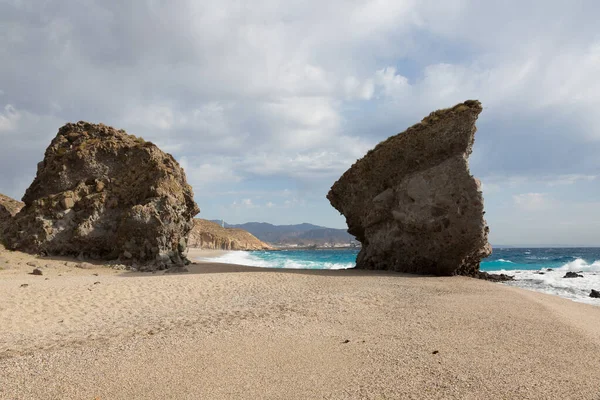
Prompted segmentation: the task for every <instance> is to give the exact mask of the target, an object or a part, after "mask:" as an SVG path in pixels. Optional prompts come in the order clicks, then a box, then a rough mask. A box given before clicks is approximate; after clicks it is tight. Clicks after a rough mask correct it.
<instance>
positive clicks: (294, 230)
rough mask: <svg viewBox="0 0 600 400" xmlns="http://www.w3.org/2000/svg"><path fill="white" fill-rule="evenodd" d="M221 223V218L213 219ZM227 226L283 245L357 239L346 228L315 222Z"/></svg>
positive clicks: (344, 241)
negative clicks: (320, 224)
mask: <svg viewBox="0 0 600 400" xmlns="http://www.w3.org/2000/svg"><path fill="white" fill-rule="evenodd" d="M213 222H216V223H218V224H221V221H220V220H213ZM225 228H239V229H244V230H246V231H248V232H250V233H251V234H253V235H254V236H256V237H257V238H259V239H260V240H262V241H263V242H268V243H272V244H281V245H298V246H311V245H317V246H322V245H324V244H332V243H336V244H342V243H350V242H351V241H356V239H355V238H354V236H352V235H350V234H349V233H348V232H346V230H345V229H334V228H326V227H324V226H318V225H313V224H307V223H304V224H297V225H273V224H268V223H266V222H247V223H245V224H228V223H225Z"/></svg>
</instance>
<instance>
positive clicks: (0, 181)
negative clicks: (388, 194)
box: [0, 0, 600, 245]
mask: <svg viewBox="0 0 600 400" xmlns="http://www.w3.org/2000/svg"><path fill="white" fill-rule="evenodd" d="M599 15H600V3H599V2H597V1H595V0H590V1H577V0H575V1H565V0H562V1H559V0H543V1H536V0H530V1H527V0H518V1H517V0H505V1H502V2H498V1H481V0H445V1H443V2H442V1H439V0H405V1H403V0H389V1H388V0H372V1H367V0H344V1H342V0H331V1H329V0H319V1H315V0H286V1H283V0H281V1H277V0H264V1H249V0H248V1H245V0H236V1H229V0H216V1H213V0H203V1H194V0H169V1H166V0H146V1H142V0H130V1H127V2H123V1H112V0H79V1H65V0H36V1H33V0H29V1H27V0H0V60H2V61H1V62H0V171H1V173H0V192H1V193H4V194H7V195H9V196H12V197H15V198H20V197H21V196H22V195H23V193H24V191H25V188H26V187H27V186H28V185H29V184H30V183H31V181H32V179H33V177H34V174H35V168H36V163H37V162H39V161H41V160H42V158H43V153H44V150H45V148H46V146H47V145H48V143H49V142H50V140H51V139H52V138H53V137H54V135H56V132H57V130H58V128H59V127H60V126H61V125H63V124H64V123H66V122H69V121H79V120H87V121H90V122H103V123H105V124H108V125H112V126H115V127H117V128H123V129H126V130H127V131H128V132H130V133H133V134H135V135H138V136H143V137H144V138H145V139H147V140H151V141H153V142H155V143H156V144H158V145H159V146H160V147H161V148H162V149H163V150H165V151H168V152H170V153H172V154H173V155H174V156H175V158H177V160H178V161H179V162H180V163H181V164H182V165H183V166H184V168H185V170H186V173H187V176H188V181H189V182H190V183H191V184H192V185H193V187H194V191H195V195H196V201H197V202H198V204H199V206H200V208H201V210H202V213H201V217H204V218H209V219H217V218H224V219H225V220H226V221H228V222H230V223H241V222H248V221H266V222H271V223H276V224H288V223H300V222H311V223H315V224H319V225H325V226H331V227H340V228H341V227H345V222H344V219H343V217H341V216H340V215H339V214H338V213H337V211H335V210H334V209H333V208H332V207H331V206H330V205H329V203H328V201H327V200H326V199H325V195H326V193H327V191H328V190H329V187H330V186H331V185H332V184H333V182H335V180H336V179H337V178H338V177H339V176H340V175H341V173H343V172H344V171H345V170H346V169H347V168H348V167H349V166H350V165H351V164H352V163H353V162H354V161H355V160H356V159H357V158H360V157H361V156H362V155H364V153H365V152H366V151H367V150H368V149H370V148H371V147H373V146H374V145H375V144H376V143H378V142H379V141H381V140H383V139H385V138H386V137H388V136H390V135H392V134H395V133H398V132H401V131H403V130H404V129H405V128H407V127H408V126H410V125H412V124H413V123H416V122H418V121H419V120H420V119H421V118H422V117H423V116H425V115H426V114H428V113H429V112H430V111H432V110H434V109H438V108H443V107H449V106H452V105H454V104H455V103H457V102H460V101H464V100H466V99H479V100H481V101H482V103H483V105H484V112H483V113H482V115H481V116H480V119H479V121H478V133H477V136H476V144H475V149H474V153H473V155H472V156H471V171H472V173H473V174H474V175H475V176H477V177H479V178H480V179H481V180H482V182H483V184H484V189H483V190H484V197H485V202H486V203H485V205H486V210H487V213H486V217H487V220H488V223H489V225H490V227H491V241H492V243H496V244H556V243H558V244H581V245H600V121H599V120H598V110H600V30H599V29H598V16H599Z"/></svg>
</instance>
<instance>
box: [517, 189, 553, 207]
mask: <svg viewBox="0 0 600 400" xmlns="http://www.w3.org/2000/svg"><path fill="white" fill-rule="evenodd" d="M513 201H514V204H515V206H517V207H518V208H519V209H521V210H524V211H543V210H547V209H548V208H550V207H551V206H552V202H553V201H552V199H550V198H549V197H548V195H547V193H522V194H517V195H514V196H513Z"/></svg>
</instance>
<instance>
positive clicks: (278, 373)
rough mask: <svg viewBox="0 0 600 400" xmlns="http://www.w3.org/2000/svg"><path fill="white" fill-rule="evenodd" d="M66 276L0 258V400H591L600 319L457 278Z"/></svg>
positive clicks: (591, 310)
mask: <svg viewBox="0 0 600 400" xmlns="http://www.w3.org/2000/svg"><path fill="white" fill-rule="evenodd" d="M213 255H214V254H213ZM31 261H35V262H38V263H39V264H41V265H42V266H41V269H42V271H43V275H42V276H33V275H29V274H28V272H31V270H32V269H33V268H32V267H31V266H28V265H26V263H27V262H31ZM65 262H66V263H67V265H65ZM76 264H77V261H76V260H68V259H62V260H50V259H47V258H44V259H36V258H34V257H32V256H29V255H24V254H22V253H13V252H6V251H4V252H0V266H1V267H3V270H0V398H1V399H90V400H91V399H229V398H231V399H593V400H600V307H596V306H591V305H586V304H580V303H575V302H571V301H569V300H565V299H561V298H558V297H553V296H550V295H545V294H541V293H535V292H530V291H526V290H523V289H518V288H512V287H507V286H502V285H501V284H494V283H489V282H484V281H478V280H473V279H469V278H462V277H452V278H449V277H446V278H438V277H414V276H410V275H401V274H394V273H382V272H366V271H355V270H348V271H285V270H266V269H260V268H251V267H243V266H234V265H225V264H207V263H204V264H196V265H193V266H192V267H191V273H188V274H178V275H170V274H166V275H164V274H163V273H162V272H159V273H156V274H151V273H131V272H125V271H115V270H112V269H110V268H108V267H103V266H101V265H98V266H96V267H94V268H92V269H80V268H75V265H76ZM45 265H48V266H47V267H46V266H45ZM46 278H48V279H47V280H46ZM23 284H26V285H27V286H24V287H22V285H23Z"/></svg>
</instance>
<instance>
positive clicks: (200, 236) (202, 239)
mask: <svg viewBox="0 0 600 400" xmlns="http://www.w3.org/2000/svg"><path fill="white" fill-rule="evenodd" d="M188 246H189V247H196V248H200V249H216V250H272V249H273V248H272V247H271V246H270V245H268V244H267V243H264V242H261V241H260V240H259V239H258V238H256V237H255V236H254V235H252V234H251V233H250V232H248V231H245V230H243V229H238V228H223V227H221V225H219V224H216V223H214V222H212V221H207V220H205V219H200V218H196V219H194V228H193V229H192V231H191V232H190V236H189V239H188Z"/></svg>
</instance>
